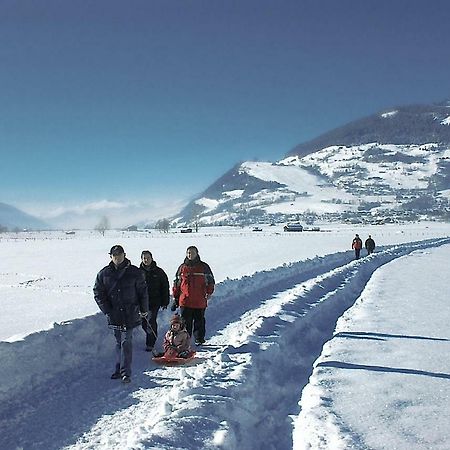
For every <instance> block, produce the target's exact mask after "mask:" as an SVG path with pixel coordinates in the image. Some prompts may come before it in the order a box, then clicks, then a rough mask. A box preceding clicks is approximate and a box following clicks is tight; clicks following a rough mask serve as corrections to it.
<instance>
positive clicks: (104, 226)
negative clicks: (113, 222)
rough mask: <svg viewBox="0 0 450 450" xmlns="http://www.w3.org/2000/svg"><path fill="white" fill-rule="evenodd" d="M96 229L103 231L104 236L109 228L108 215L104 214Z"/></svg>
mask: <svg viewBox="0 0 450 450" xmlns="http://www.w3.org/2000/svg"><path fill="white" fill-rule="evenodd" d="M95 230H96V231H98V232H99V233H101V235H102V236H104V235H105V231H106V230H109V219H108V218H107V217H106V216H103V217H102V218H101V219H100V222H99V223H98V224H97V226H96V227H95Z"/></svg>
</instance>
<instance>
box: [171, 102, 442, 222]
mask: <svg viewBox="0 0 450 450" xmlns="http://www.w3.org/2000/svg"><path fill="white" fill-rule="evenodd" d="M449 198H450V101H446V102H443V103H441V104H438V105H418V106H417V105H416V106H404V107H397V108H393V109H389V110H385V111H382V112H380V113H377V114H374V115H373V116H370V117H367V118H364V119H361V120H357V121H354V122H351V123H349V124H348V125H346V126H344V127H341V128H338V129H336V130H332V131H330V132H328V133H325V134H323V135H321V136H319V137H318V138H316V139H314V140H312V141H309V142H307V143H304V144H301V145H299V146H297V147H295V148H294V149H293V150H292V151H290V152H289V153H288V155H287V156H286V157H285V158H283V159H281V160H280V161H278V162H251V161H247V162H243V163H240V164H238V165H236V166H235V167H233V168H232V169H231V170H229V171H228V172H227V173H226V174H224V175H223V176H222V177H221V178H220V179H218V180H217V181H216V182H215V183H213V184H212V185H211V186H209V187H208V188H207V189H206V190H205V191H204V192H202V193H201V194H200V195H199V196H198V197H197V198H195V199H194V200H193V201H191V202H190V203H189V204H188V205H187V206H186V207H185V208H184V209H183V210H182V211H181V212H180V214H179V215H178V216H177V217H176V218H175V220H174V221H175V223H179V224H192V223H193V222H197V221H198V222H200V223H208V224H251V223H257V222H269V221H270V222H280V221H287V220H304V221H306V222H312V221H314V220H315V219H317V218H322V219H326V220H340V221H342V220H346V221H352V222H360V221H366V220H367V221H372V222H373V221H375V222H382V221H386V220H387V221H392V220H411V219H416V218H418V217H421V216H423V215H426V216H427V217H430V218H438V219H448V218H450V208H449Z"/></svg>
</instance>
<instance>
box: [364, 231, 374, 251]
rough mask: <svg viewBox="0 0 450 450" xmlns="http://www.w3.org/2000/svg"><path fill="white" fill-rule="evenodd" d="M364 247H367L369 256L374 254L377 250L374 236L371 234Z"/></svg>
mask: <svg viewBox="0 0 450 450" xmlns="http://www.w3.org/2000/svg"><path fill="white" fill-rule="evenodd" d="M364 246H365V247H366V250H367V254H368V255H370V254H371V253H373V251H374V250H375V241H374V240H373V239H372V236H371V235H370V234H369V237H368V238H367V239H366V242H365V243H364Z"/></svg>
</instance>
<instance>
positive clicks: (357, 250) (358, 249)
mask: <svg viewBox="0 0 450 450" xmlns="http://www.w3.org/2000/svg"><path fill="white" fill-rule="evenodd" d="M361 248H362V240H361V238H360V237H359V234H355V237H354V239H353V241H352V249H354V250H355V259H359V256H360V254H361Z"/></svg>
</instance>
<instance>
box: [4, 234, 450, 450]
mask: <svg viewBox="0 0 450 450" xmlns="http://www.w3.org/2000/svg"><path fill="white" fill-rule="evenodd" d="M448 244H450V239H449V238H435V239H431V240H427V241H421V242H413V243H405V244H402V245H396V246H390V247H385V248H381V249H379V252H377V253H376V254H374V255H372V256H370V257H367V258H363V259H360V260H357V261H354V260H353V258H352V255H351V252H341V253H335V254H331V255H328V256H325V257H316V258H313V259H310V260H305V261H301V262H298V263H294V264H289V265H285V266H282V267H278V268H276V269H273V270H270V271H266V272H261V273H256V274H254V275H253V276H251V277H244V278H241V279H238V280H226V281H224V282H222V283H220V284H219V285H218V286H217V291H216V293H215V295H214V300H213V301H211V305H210V307H209V308H208V312H209V314H208V319H207V320H208V322H207V323H208V330H209V338H208V343H207V345H205V347H203V348H201V349H200V351H199V352H198V355H197V359H196V360H194V361H193V362H191V363H190V364H189V365H187V366H184V367H164V368H161V367H159V366H156V365H153V364H152V363H149V360H148V354H146V353H145V352H139V351H136V352H135V361H134V374H133V382H132V383H131V384H130V385H127V386H124V385H122V384H121V383H120V382H118V381H116V380H110V379H109V373H110V371H111V361H113V351H114V350H113V348H112V347H113V346H112V340H111V339H112V338H111V335H110V331H109V330H107V328H106V326H105V321H104V317H103V316H101V315H95V316H91V317H88V318H85V319H78V320H74V321H71V322H68V323H64V324H61V325H58V326H55V327H54V328H53V329H52V330H49V331H44V332H40V333H36V334H33V335H30V336H28V337H27V338H25V340H23V341H17V342H12V343H5V342H2V343H0V356H1V360H2V366H1V370H2V383H1V387H0V400H1V401H0V426H1V430H2V433H1V435H0V447H1V448H3V449H15V448H27V449H48V450H52V449H61V448H67V449H69V448H70V449H73V450H81V449H96V450H101V449H105V450H106V449H108V450H110V449H119V448H120V449H144V448H148V449H152V448H154V449H156V448H157V449H163V448H166V449H200V448H202V449H203V448H204V449H213V448H223V449H230V450H231V449H235V448H245V449H249V450H250V449H261V448H267V449H290V448H293V444H292V439H293V425H292V419H293V418H295V417H296V416H297V415H298V414H299V407H298V402H299V400H300V398H301V395H302V390H303V388H304V387H305V386H306V385H307V384H308V379H309V377H310V375H311V373H312V372H313V364H314V361H315V360H316V359H317V358H318V357H319V355H320V354H321V352H322V347H323V345H324V343H325V342H327V341H328V340H329V339H331V338H332V337H333V332H334V329H335V325H336V321H337V320H338V319H339V317H341V316H342V314H343V313H344V311H345V310H347V309H348V308H349V307H351V306H352V305H353V304H354V303H355V301H356V300H357V299H358V298H359V297H360V295H361V293H362V292H363V291H364V288H365V286H366V285H367V283H368V281H369V280H370V278H371V277H372V275H373V274H374V273H375V272H376V271H377V269H379V268H380V267H382V266H384V265H385V264H388V263H390V262H391V261H394V260H398V259H399V258H400V257H402V256H404V255H409V254H411V253H412V252H414V251H417V250H424V249H425V250H428V249H433V248H435V247H436V248H440V247H441V246H446V247H448ZM405 298H406V297H405ZM168 314H169V313H168V312H167V311H166V312H164V314H163V315H164V317H165V318H167V315H168ZM136 345H137V348H139V347H138V346H140V347H143V336H140V338H138V339H136ZM323 370H330V369H329V368H328V369H327V368H326V367H324V369H323ZM447 381H448V380H447V379H445V378H442V382H444V383H445V382H447ZM353 382H357V381H355V380H353ZM346 386H347V387H348V386H349V384H348V382H347V385H346ZM440 388H442V385H440V386H438V385H436V386H435V389H436V390H439V389H440ZM350 390H351V384H350ZM384 394H386V395H387V393H383V392H381V393H380V396H381V395H384ZM322 400H323V401H326V399H322ZM308 406H311V405H308ZM328 406H329V407H330V403H328ZM360 410H361V409H359V411H360ZM390 411H391V413H392V414H394V413H395V408H394V406H393V407H392V409H391V410H390ZM312 412H315V411H312ZM437 412H439V411H437ZM331 414H332V411H331ZM355 415H356V413H355ZM303 419H304V416H303V417H300V419H299V422H298V423H296V428H297V429H300V428H301V427H303V422H302V420H303ZM443 419H444V420H445V416H443ZM437 422H439V416H437V417H436V416H435V417H434V418H433V423H434V424H436V423H437ZM389 423H392V421H391V422H389ZM303 429H305V428H304V427H303ZM329 429H331V427H330V428H329ZM315 431H317V430H316V429H315V428H313V429H309V431H308V432H309V435H310V436H312V437H313V435H314V432H315ZM381 431H382V430H380V429H377V430H376V433H375V434H374V433H373V430H372V435H371V436H372V437H373V438H374V439H375V442H377V443H378V445H379V446H378V447H377V446H376V445H375V446H372V447H371V448H380V449H381V448H386V447H385V442H384V441H383V433H382V432H381ZM340 433H341V435H339V436H335V440H334V441H333V442H344V443H345V442H347V441H348V440H349V438H351V439H356V438H355V436H354V433H353V434H352V432H351V430H350V431H349V430H348V429H345V427H343V428H341V429H340ZM398 434H399V436H400V437H399V439H400V438H402V437H403V438H404V439H406V438H407V436H402V434H401V433H398ZM304 437H305V436H304ZM377 438H378V440H377ZM297 439H298V437H297ZM328 439H330V436H328ZM356 442H357V441H356ZM296 448H307V447H296ZM317 448H344V447H342V446H341V447H339V446H337V447H333V446H332V447H326V446H323V447H317ZM355 448H364V447H355ZM398 448H403V447H398ZM416 448H420V447H416ZM436 448H443V447H436Z"/></svg>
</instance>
